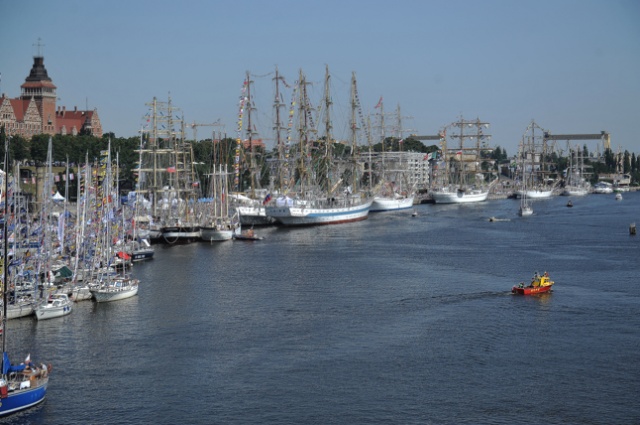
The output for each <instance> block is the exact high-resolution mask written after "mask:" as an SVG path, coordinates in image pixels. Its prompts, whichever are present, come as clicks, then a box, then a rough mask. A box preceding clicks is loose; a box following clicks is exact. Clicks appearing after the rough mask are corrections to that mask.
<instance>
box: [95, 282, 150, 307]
mask: <svg viewBox="0 0 640 425" xmlns="http://www.w3.org/2000/svg"><path fill="white" fill-rule="evenodd" d="M91 294H92V295H93V298H95V300H96V302H99V303H102V302H109V301H119V300H124V299H126V298H131V297H133V296H134V295H136V294H138V285H134V286H128V287H124V288H118V287H115V288H114V287H106V288H100V289H92V290H91Z"/></svg>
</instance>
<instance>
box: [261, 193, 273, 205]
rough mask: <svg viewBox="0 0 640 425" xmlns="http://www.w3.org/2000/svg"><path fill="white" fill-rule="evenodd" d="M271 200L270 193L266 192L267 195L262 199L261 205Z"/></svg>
mask: <svg viewBox="0 0 640 425" xmlns="http://www.w3.org/2000/svg"><path fill="white" fill-rule="evenodd" d="M270 200H271V194H270V193H267V196H265V197H264V201H262V205H267V204H268V203H269V201H270Z"/></svg>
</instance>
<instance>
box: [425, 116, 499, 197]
mask: <svg viewBox="0 0 640 425" xmlns="http://www.w3.org/2000/svg"><path fill="white" fill-rule="evenodd" d="M488 127H489V123H486V122H482V121H480V119H477V120H471V121H468V120H465V119H463V118H460V121H456V122H454V123H452V124H450V125H449V126H447V128H445V130H444V131H443V132H442V139H441V140H442V145H443V148H442V153H443V160H444V167H443V169H442V172H443V173H442V174H440V175H437V176H436V180H439V181H440V182H439V187H438V188H437V189H435V190H433V191H430V194H431V197H432V199H433V200H434V202H435V203H436V204H463V203H473V202H482V201H486V200H487V198H488V197H489V190H490V189H491V186H492V185H493V184H495V182H497V179H496V180H494V181H493V182H492V183H491V184H489V185H487V184H486V182H485V176H484V174H483V171H482V170H481V169H480V167H479V164H480V161H481V157H482V152H483V151H485V150H487V148H486V147H485V145H486V140H488V139H489V138H490V137H491V136H489V135H486V134H484V132H483V128H488ZM467 128H472V129H473V130H472V131H471V132H469V133H467V132H465V129H467ZM447 130H449V134H447ZM447 138H453V139H458V141H459V146H458V147H457V148H455V149H448V148H447ZM467 139H471V140H475V143H474V144H472V146H471V147H468V145H465V141H466V140H467ZM438 171H439V172H440V171H441V170H440V169H439V170H438Z"/></svg>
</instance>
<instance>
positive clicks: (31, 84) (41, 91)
mask: <svg viewBox="0 0 640 425" xmlns="http://www.w3.org/2000/svg"><path fill="white" fill-rule="evenodd" d="M20 88H21V89H22V94H21V96H20V99H22V100H25V101H29V100H33V101H35V104H36V107H37V108H38V112H39V113H40V118H41V120H40V121H41V123H42V127H41V129H39V130H40V132H42V133H44V134H55V133H56V86H55V85H54V84H53V83H52V82H51V78H49V75H47V70H46V69H45V67H44V58H43V57H42V56H41V55H40V54H39V53H38V55H37V56H34V57H33V66H32V67H31V72H30V73H29V76H28V77H27V78H26V80H25V82H24V84H22V85H21V86H20Z"/></svg>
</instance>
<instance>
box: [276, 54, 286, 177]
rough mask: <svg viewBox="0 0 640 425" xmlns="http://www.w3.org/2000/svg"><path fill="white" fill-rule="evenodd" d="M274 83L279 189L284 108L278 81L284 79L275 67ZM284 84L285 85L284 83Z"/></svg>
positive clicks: (281, 169)
mask: <svg viewBox="0 0 640 425" xmlns="http://www.w3.org/2000/svg"><path fill="white" fill-rule="evenodd" d="M273 79H274V81H275V83H276V87H275V88H276V94H275V98H274V102H273V108H274V109H275V126H274V127H273V129H274V131H275V133H276V134H275V136H276V137H275V138H276V149H277V150H278V170H279V171H278V174H279V175H278V186H279V188H280V189H281V188H282V187H284V172H285V171H284V168H285V167H284V159H285V152H284V143H283V140H282V130H284V127H282V123H281V121H280V109H282V108H284V104H283V103H282V101H281V99H280V80H282V81H283V82H284V78H283V77H281V76H280V74H279V73H278V67H277V66H276V76H275V77H274V78H273ZM285 84H286V83H285Z"/></svg>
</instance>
